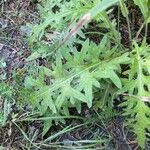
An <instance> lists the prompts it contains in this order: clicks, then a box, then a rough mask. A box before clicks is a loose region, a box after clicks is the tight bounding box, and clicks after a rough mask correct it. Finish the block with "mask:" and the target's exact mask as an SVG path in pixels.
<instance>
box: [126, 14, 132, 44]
mask: <svg viewBox="0 0 150 150" xmlns="http://www.w3.org/2000/svg"><path fill="white" fill-rule="evenodd" d="M126 20H127V26H128V32H129V43H130V45H131V42H132V34H131V26H130V20H129V17H128V15H127V16H126Z"/></svg>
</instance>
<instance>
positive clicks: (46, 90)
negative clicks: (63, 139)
mask: <svg viewBox="0 0 150 150" xmlns="http://www.w3.org/2000/svg"><path fill="white" fill-rule="evenodd" d="M134 4H135V5H137V6H138V7H139V8H140V10H141V12H142V14H143V16H144V22H143V24H142V26H141V28H140V29H139V32H140V31H141V30H142V28H144V26H145V37H144V38H143V42H142V43H141V44H139V43H138V42H137V41H136V39H134V38H133V37H132V32H131V29H130V20H129V19H130V18H129V10H128V7H127V6H126V1H124V0H102V1H101V0H73V1H72V0H70V1H68V0H44V1H41V3H39V6H38V7H39V14H40V16H41V21H40V23H39V24H36V25H30V27H31V28H32V34H31V36H30V38H29V44H30V45H31V48H32V54H31V55H30V56H29V58H28V61H29V68H28V71H27V72H28V73H27V75H26V77H25V81H24V85H23V86H21V87H20V86H19V87H18V89H17V90H19V92H18V93H19V96H18V99H21V100H24V101H25V103H28V104H31V105H32V108H33V110H36V111H38V112H40V116H49V117H57V116H69V115H70V111H69V109H70V108H76V110H77V111H78V113H81V110H82V104H87V106H88V107H89V108H90V109H93V108H94V109H96V110H99V109H102V107H105V108H106V109H107V108H108V109H110V108H111V110H113V105H112V104H113V100H114V98H117V97H119V96H120V95H123V96H124V99H125V100H124V101H122V102H120V103H121V104H120V107H123V112H122V114H123V116H125V119H126V123H125V124H126V125H127V126H128V127H130V128H131V129H132V130H133V131H134V133H135V134H136V137H137V141H138V143H139V144H140V146H141V147H142V148H144V147H145V143H146V141H147V138H146V137H147V136H146V134H147V131H149V130H150V128H149V127H150V108H149V105H148V104H149V102H150V101H149V97H150V87H149V84H150V67H149V66H150V61H149V58H150V47H149V46H148V44H147V43H146V37H147V28H148V23H149V22H150V17H149V13H150V12H149V9H148V8H149V1H148V0H143V1H141V0H134ZM114 5H115V6H114ZM112 6H114V7H118V8H120V10H121V12H122V15H123V17H125V18H126V20H127V24H128V32H129V40H130V41H129V43H131V44H130V47H129V48H124V46H123V45H122V43H121V34H120V33H119V31H118V30H117V22H116V20H115V16H111V18H110V13H112V12H113V7H112ZM112 18H113V19H112ZM88 22H96V24H97V25H98V26H99V27H100V28H102V29H103V30H101V31H100V34H101V35H103V36H100V38H101V41H100V43H99V44H95V43H94V42H93V41H91V40H90V39H88V37H87V36H86V30H87V29H88ZM104 29H105V30H104ZM104 31H105V32H104ZM91 34H92V33H91ZM138 34H139V33H137V37H138ZM137 37H135V38H137ZM38 58H43V59H46V62H47V63H46V64H42V65H35V62H36V61H37V59H38ZM33 65H34V66H33ZM102 102H104V103H103V104H102ZM52 121H55V123H57V122H59V121H60V122H63V123H64V121H65V120H64V119H55V118H54V119H51V120H49V121H48V122H47V121H45V122H44V131H43V135H44V134H45V133H46V132H47V131H48V130H49V128H50V127H51V125H52Z"/></svg>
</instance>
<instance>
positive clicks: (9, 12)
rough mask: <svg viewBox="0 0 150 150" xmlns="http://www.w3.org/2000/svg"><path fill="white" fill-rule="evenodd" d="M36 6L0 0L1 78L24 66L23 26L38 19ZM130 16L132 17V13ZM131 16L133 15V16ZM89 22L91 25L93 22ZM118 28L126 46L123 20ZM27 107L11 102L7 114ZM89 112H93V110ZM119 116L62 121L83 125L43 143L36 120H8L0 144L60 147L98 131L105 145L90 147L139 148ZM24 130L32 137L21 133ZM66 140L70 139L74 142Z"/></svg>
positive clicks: (87, 112) (8, 77) (27, 52)
mask: <svg viewBox="0 0 150 150" xmlns="http://www.w3.org/2000/svg"><path fill="white" fill-rule="evenodd" d="M36 6H37V5H36V2H31V1H30V0H16V1H14V0H2V1H1V2H0V58H1V59H2V60H3V62H4V65H6V67H5V69H1V70H0V74H1V75H2V74H3V78H5V79H6V80H7V82H10V81H11V80H12V76H13V74H14V73H15V71H19V70H21V69H24V68H26V66H27V65H28V64H27V62H26V58H27V57H28V56H29V55H30V47H29V46H28V43H27V40H26V37H27V34H28V32H29V31H28V29H27V28H25V26H26V24H27V23H33V22H38V12H37V9H36ZM133 17H135V16H134V13H133ZM135 19H137V18H136V17H135ZM138 23H139V22H138V21H135V22H133V27H134V26H136V27H137V26H139V25H138ZM93 24H94V23H93ZM93 24H92V25H91V26H94V25H93ZM89 29H90V28H89ZM94 29H95V28H94ZM96 29H97V28H96ZM121 30H122V35H123V41H124V45H125V46H126V47H128V45H129V43H128V40H127V38H128V33H127V29H126V25H125V24H121ZM133 30H135V29H133ZM91 39H92V37H91ZM94 39H95V40H96V41H95V42H97V41H98V40H99V39H98V38H96V37H95V38H94ZM139 40H140V39H139ZM5 63H6V64H5ZM0 102H1V103H0V104H1V105H2V104H3V100H2V99H1V98H0ZM1 107H2V106H1ZM28 109H29V108H26V106H24V108H23V109H22V110H21V111H19V112H18V109H17V108H16V106H15V104H14V106H13V109H12V110H11V114H14V113H15V114H17V115H18V116H21V115H22V114H24V113H25V112H28V111H30V110H28ZM90 113H91V112H90V110H88V109H87V108H85V109H84V110H83V112H82V114H81V116H82V117H85V116H86V117H87V119H89V118H90ZM92 113H93V114H94V112H92ZM95 115H96V114H95ZM9 117H10V118H9V120H11V119H12V117H13V115H10V116H9ZM122 119H123V118H120V117H116V118H114V119H113V120H112V119H111V120H109V121H108V122H104V123H103V122H102V121H97V120H94V118H93V121H92V122H93V123H92V122H90V123H89V124H88V125H84V123H83V122H82V121H81V120H74V121H70V120H67V123H66V125H70V124H72V125H73V126H78V125H81V124H83V126H82V125H81V127H79V128H77V129H75V130H73V131H69V132H67V133H65V132H64V134H60V136H59V137H57V138H55V139H54V140H52V142H50V143H49V142H48V143H47V144H44V143H42V141H43V140H44V139H43V137H42V136H41V127H42V125H41V122H40V121H33V122H19V121H18V124H16V125H14V124H12V123H11V121H10V122H9V123H8V124H7V125H6V127H3V128H0V145H1V146H2V147H5V148H6V149H18V150H20V149H37V147H40V148H41V149H62V147H71V146H72V145H73V144H74V145H75V146H78V147H81V143H80V142H79V141H81V140H89V139H93V138H94V137H100V135H102V136H104V137H105V138H106V142H104V143H105V144H106V143H107V146H106V145H105V144H103V142H102V144H101V143H96V142H95V145H94V147H96V149H107V150H112V149H117V150H128V149H133V150H138V149H140V148H139V147H138V145H137V142H136V141H135V140H134V135H133V134H132V133H130V132H128V130H127V129H126V128H125V127H124V126H123V124H122ZM89 120H90V119H89ZM62 126H63V125H62ZM60 129H61V126H60V125H58V126H55V127H53V128H52V129H51V130H50V131H49V133H48V134H47V135H46V136H44V138H45V139H46V138H48V136H49V135H53V134H55V133H57V131H60ZM25 133H26V135H28V137H29V138H30V139H32V141H30V140H29V139H28V138H27V137H26V136H25ZM100 138H101V137H100ZM70 141H74V143H71V142H70ZM61 146H62V147H61ZM88 146H89V147H91V149H92V147H93V146H92V145H88ZM64 149H65V148H64ZM68 149H69V148H68ZM85 149H86V148H85Z"/></svg>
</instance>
